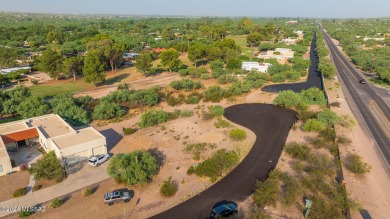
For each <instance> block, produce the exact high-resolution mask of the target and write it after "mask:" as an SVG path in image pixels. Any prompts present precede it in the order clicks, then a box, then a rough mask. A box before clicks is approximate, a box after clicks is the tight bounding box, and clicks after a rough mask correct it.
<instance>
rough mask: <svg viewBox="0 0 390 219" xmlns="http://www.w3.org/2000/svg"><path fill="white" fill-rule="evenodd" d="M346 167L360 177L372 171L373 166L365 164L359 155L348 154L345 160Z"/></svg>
mask: <svg viewBox="0 0 390 219" xmlns="http://www.w3.org/2000/svg"><path fill="white" fill-rule="evenodd" d="M344 165H345V167H346V168H347V169H348V170H349V171H351V172H352V173H355V174H358V175H363V174H365V173H368V172H370V171H371V166H370V165H369V164H367V163H365V162H364V161H363V160H362V158H361V157H360V156H359V155H358V154H351V153H350V154H348V155H347V156H346V157H345V159H344Z"/></svg>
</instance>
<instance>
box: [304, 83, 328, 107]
mask: <svg viewBox="0 0 390 219" xmlns="http://www.w3.org/2000/svg"><path fill="white" fill-rule="evenodd" d="M301 95H302V98H303V101H304V102H305V103H307V104H319V105H325V104H326V99H325V94H324V92H323V91H322V90H320V89H319V88H317V87H312V88H309V89H307V90H303V91H301Z"/></svg>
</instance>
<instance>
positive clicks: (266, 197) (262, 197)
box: [253, 169, 281, 207]
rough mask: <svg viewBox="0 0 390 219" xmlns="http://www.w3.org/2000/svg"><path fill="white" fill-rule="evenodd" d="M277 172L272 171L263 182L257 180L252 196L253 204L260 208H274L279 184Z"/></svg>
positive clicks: (278, 192) (278, 173)
mask: <svg viewBox="0 0 390 219" xmlns="http://www.w3.org/2000/svg"><path fill="white" fill-rule="evenodd" d="M280 174H281V173H280V172H279V171H278V170H276V169H275V170H272V171H271V172H270V173H269V175H268V178H267V179H266V180H265V181H260V180H257V181H256V184H255V192H254V194H253V202H254V203H255V204H256V205H258V206H260V207H265V206H267V205H272V206H276V202H277V201H278V200H279V194H280V189H279V186H280V182H279V175H280Z"/></svg>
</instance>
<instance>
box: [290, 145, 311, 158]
mask: <svg viewBox="0 0 390 219" xmlns="http://www.w3.org/2000/svg"><path fill="white" fill-rule="evenodd" d="M284 150H285V151H286V153H287V154H289V155H290V156H291V157H293V158H296V159H299V160H307V159H308V157H309V155H310V151H311V149H310V148H309V146H307V145H306V144H303V143H298V142H295V141H293V142H290V143H288V144H286V145H285V146H284Z"/></svg>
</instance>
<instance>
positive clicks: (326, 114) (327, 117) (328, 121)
mask: <svg viewBox="0 0 390 219" xmlns="http://www.w3.org/2000/svg"><path fill="white" fill-rule="evenodd" d="M317 119H318V120H319V121H321V122H323V123H324V124H325V125H326V126H332V125H335V124H337V123H338V122H339V117H338V116H337V115H336V113H335V112H333V111H331V110H330V109H325V110H323V111H321V112H320V113H318V114H317Z"/></svg>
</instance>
